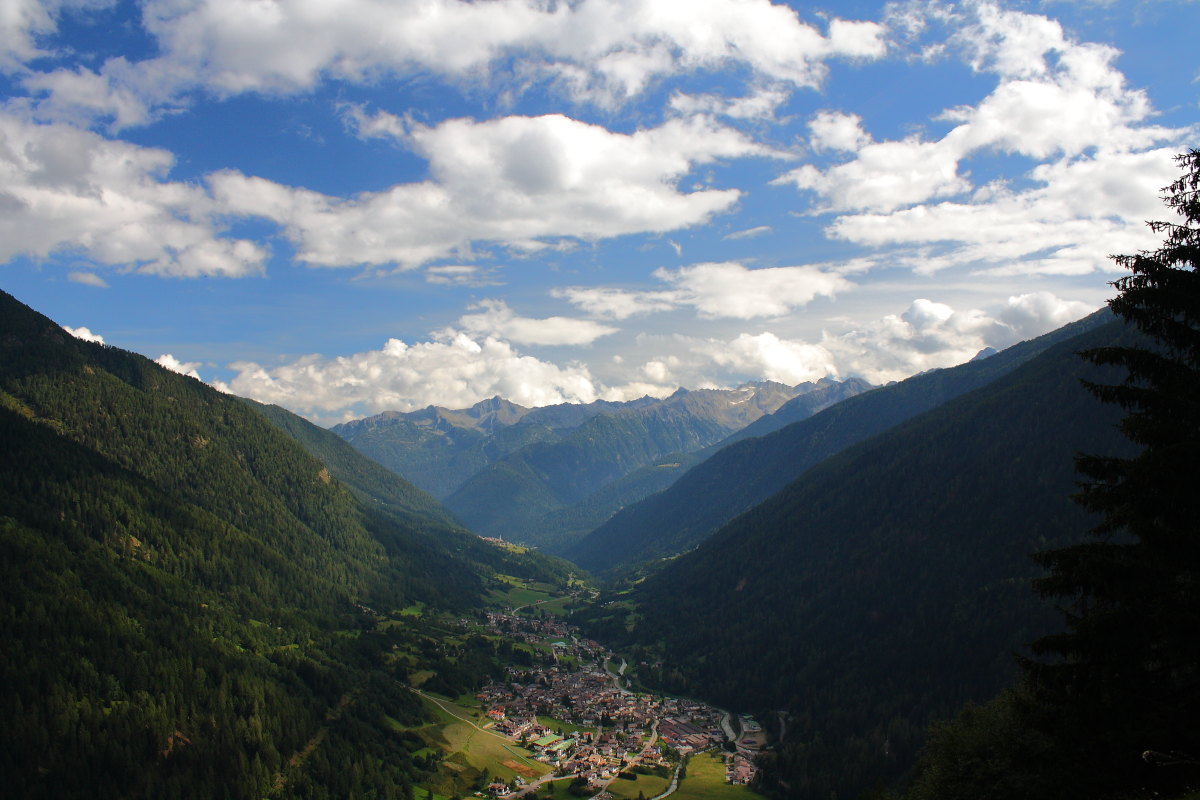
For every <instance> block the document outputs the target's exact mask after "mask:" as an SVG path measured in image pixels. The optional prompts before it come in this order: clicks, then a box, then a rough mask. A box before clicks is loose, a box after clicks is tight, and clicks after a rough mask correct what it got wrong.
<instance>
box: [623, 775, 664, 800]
mask: <svg viewBox="0 0 1200 800" xmlns="http://www.w3.org/2000/svg"><path fill="white" fill-rule="evenodd" d="M670 785H671V778H670V777H666V778H663V777H660V776H658V775H638V779H637V780H636V781H624V780H621V779H620V778H617V779H616V780H615V781H613V782H612V783H610V784H609V785H608V793H609V794H611V795H612V796H613V797H615V798H618V800H637V796H638V794H639V793H640V794H643V795H645V796H646V797H647V798H650V797H655V796H656V795H659V794H662V793H663V792H664V791H666V789H667V787H668V786H670ZM671 796H672V797H674V796H675V795H671Z"/></svg>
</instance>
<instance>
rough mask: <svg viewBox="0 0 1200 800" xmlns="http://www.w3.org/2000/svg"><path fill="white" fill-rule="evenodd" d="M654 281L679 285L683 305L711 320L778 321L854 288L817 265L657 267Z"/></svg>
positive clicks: (728, 264) (839, 276)
mask: <svg viewBox="0 0 1200 800" xmlns="http://www.w3.org/2000/svg"><path fill="white" fill-rule="evenodd" d="M654 277H656V278H658V279H659V280H661V281H663V282H665V283H667V284H669V285H671V286H673V287H675V294H676V297H677V298H678V299H677V302H678V304H680V305H686V306H691V307H693V308H695V309H696V311H697V313H698V314H699V315H700V316H702V317H708V318H716V317H728V318H736V319H753V318H755V317H778V316H782V315H783V314H787V313H789V312H791V311H792V310H793V309H795V308H799V307H802V306H805V305H807V304H808V303H810V302H811V301H812V300H813V299H815V298H817V297H832V296H833V295H834V294H836V293H837V292H839V291H843V290H845V289H848V288H850V286H851V284H850V282H849V281H848V280H846V279H845V278H843V277H842V276H841V275H838V274H836V273H832V272H823V271H821V270H819V269H816V268H814V267H807V266H801V267H767V268H763V269H747V268H746V267H744V266H742V265H741V264H737V263H733V262H725V263H719V264H694V265H692V266H689V267H680V268H679V269H677V270H668V269H658V270H655V272H654Z"/></svg>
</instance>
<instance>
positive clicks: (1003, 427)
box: [592, 318, 1129, 800]
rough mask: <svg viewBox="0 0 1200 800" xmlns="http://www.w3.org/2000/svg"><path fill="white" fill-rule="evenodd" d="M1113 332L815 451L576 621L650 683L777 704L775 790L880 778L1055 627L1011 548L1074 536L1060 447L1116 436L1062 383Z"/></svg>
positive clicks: (850, 789)
mask: <svg viewBox="0 0 1200 800" xmlns="http://www.w3.org/2000/svg"><path fill="white" fill-rule="evenodd" d="M1127 335H1129V334H1127V333H1126V331H1125V329H1124V327H1123V326H1122V324H1121V323H1120V322H1119V321H1114V320H1111V318H1110V321H1109V323H1108V324H1106V325H1103V326H1101V327H1098V328H1096V327H1093V328H1092V329H1091V330H1087V331H1085V332H1084V333H1082V334H1080V335H1078V336H1076V337H1074V338H1071V339H1068V340H1066V341H1062V342H1059V343H1058V344H1057V345H1055V346H1053V347H1050V348H1049V349H1047V350H1045V351H1044V352H1042V353H1041V354H1040V355H1038V356H1036V357H1034V358H1032V359H1030V360H1028V361H1026V362H1025V363H1024V364H1023V365H1021V366H1020V367H1018V368H1017V369H1015V370H1012V371H1011V372H1010V373H1009V374H1008V375H1006V376H1005V377H1003V378H999V379H997V380H996V381H994V382H992V383H991V384H989V385H988V386H985V387H984V388H982V389H978V390H976V391H974V392H971V393H968V394H965V395H962V396H960V397H958V398H957V399H955V400H952V401H950V402H948V403H946V404H945V405H943V406H941V407H939V408H937V409H934V410H932V411H930V412H927V413H925V414H923V415H919V416H917V417H915V418H913V419H911V420H910V421H909V422H907V423H905V424H903V425H900V426H898V427H896V428H894V429H893V430H891V431H889V432H888V433H886V434H883V435H881V436H877V437H874V438H872V439H869V440H867V441H865V442H863V443H861V444H859V445H856V446H854V447H850V448H848V449H846V450H844V451H843V452H841V453H840V454H839V455H837V456H835V457H833V458H830V459H827V460H826V461H824V462H823V463H822V464H820V465H819V466H817V467H814V468H813V469H811V470H809V471H808V472H806V473H805V474H804V475H803V476H802V477H801V478H800V479H799V480H797V481H796V482H795V483H793V484H791V485H790V486H788V487H787V488H786V489H785V490H784V491H782V492H780V493H778V494H777V495H775V496H774V497H772V498H771V499H769V500H768V501H766V502H764V503H762V504H760V505H758V506H756V507H755V508H753V509H751V510H750V511H748V512H746V513H745V514H743V515H742V516H740V517H738V518H737V519H735V520H734V521H732V522H731V523H729V524H728V525H727V526H725V527H724V528H722V529H721V530H720V531H718V532H717V533H715V534H714V535H713V536H712V537H711V538H710V539H708V540H707V541H705V542H704V543H703V544H701V545H700V546H699V547H698V548H697V549H696V550H694V551H693V552H691V553H688V554H687V555H684V556H681V557H680V558H678V559H677V560H675V561H674V562H672V563H671V564H670V565H669V566H667V567H665V568H664V569H663V570H662V571H661V572H659V573H658V574H656V575H654V576H652V577H650V578H648V579H647V580H646V581H645V583H644V584H643V585H642V587H641V588H640V589H639V590H638V591H636V592H635V593H634V595H633V597H634V599H635V600H636V602H637V604H638V607H637V611H636V614H635V615H634V616H632V617H631V616H628V615H627V614H625V613H615V611H616V609H618V608H620V606H610V607H605V606H603V605H601V606H598V607H597V608H596V609H595V611H594V612H592V618H593V621H592V625H593V630H594V631H595V632H596V633H597V635H602V636H604V637H606V638H608V640H613V641H620V640H622V639H623V640H625V641H626V642H629V643H630V644H632V645H634V646H635V647H639V650H638V651H636V652H635V655H634V657H633V658H631V661H634V662H635V663H640V662H642V661H646V662H648V666H639V668H638V673H637V677H638V678H639V679H641V680H643V681H645V682H646V683H647V684H648V685H650V686H655V687H661V688H665V689H667V690H671V691H676V692H681V693H685V694H698V695H699V696H702V697H705V698H708V699H712V700H715V701H717V702H718V703H720V704H722V705H726V706H728V707H731V708H734V709H743V710H754V711H760V712H762V717H761V718H762V721H763V722H764V723H768V724H773V725H774V727H775V728H776V729H777V730H778V728H779V727H780V723H779V721H778V719H777V717H776V714H775V713H774V712H775V711H776V710H779V709H782V710H784V711H786V712H787V714H786V721H785V722H784V723H783V726H784V727H786V730H787V736H786V738H785V740H784V742H783V743H782V745H781V746H780V747H779V748H778V750H777V751H776V752H775V753H774V754H773V755H772V756H770V757H769V761H768V764H769V769H768V772H767V778H768V786H767V788H768V789H769V790H770V791H772V792H773V793H775V794H777V795H779V796H786V797H797V798H820V799H821V800H824V798H827V797H829V796H830V793H831V792H837V794H838V795H839V796H842V797H853V796H855V795H856V794H857V793H859V792H861V791H866V790H869V789H871V788H872V787H875V786H877V785H879V784H881V783H882V784H884V785H892V784H894V783H895V782H896V781H898V780H899V779H900V778H901V777H902V776H903V774H904V773H905V772H906V771H907V770H908V769H909V768H910V767H911V765H912V764H913V763H914V761H915V760H916V754H917V751H918V748H919V747H920V746H921V744H922V742H923V740H924V730H925V727H926V726H927V725H928V724H929V723H930V722H931V721H932V720H934V719H937V718H939V717H944V716H946V715H948V714H951V713H953V711H954V709H956V708H958V707H959V706H961V704H962V703H963V702H965V701H967V700H975V701H983V700H985V699H987V698H988V697H991V696H993V695H994V694H995V693H996V692H997V691H999V689H1000V688H1001V687H1003V686H1004V685H1006V684H1007V683H1009V682H1011V681H1012V679H1013V677H1014V673H1015V665H1014V663H1013V659H1012V651H1013V650H1014V649H1016V648H1018V647H1020V646H1021V645H1022V644H1023V643H1024V642H1028V641H1029V640H1030V639H1032V638H1033V637H1035V636H1036V635H1038V634H1040V633H1045V632H1048V631H1049V630H1051V629H1052V626H1053V625H1054V622H1055V617H1054V614H1053V613H1052V611H1051V610H1050V609H1047V608H1045V607H1044V605H1043V604H1041V603H1039V602H1038V601H1037V599H1036V598H1035V597H1034V596H1033V595H1032V594H1031V593H1030V592H1029V591H1028V584H1029V581H1030V579H1032V578H1033V577H1035V576H1036V575H1037V574H1038V570H1037V568H1036V565H1034V564H1033V563H1032V562H1031V561H1030V559H1029V556H1028V554H1029V553H1031V552H1033V551H1035V550H1040V549H1044V548H1046V547H1047V546H1051V545H1054V544H1065V543H1068V542H1072V541H1076V540H1078V539H1079V538H1080V537H1082V536H1083V535H1084V534H1085V532H1086V531H1087V529H1088V528H1089V527H1090V525H1091V524H1092V521H1090V520H1089V518H1088V517H1087V516H1086V515H1085V513H1083V512H1082V511H1081V510H1080V509H1079V508H1078V507H1077V506H1075V505H1074V504H1073V503H1071V502H1070V499H1069V495H1070V494H1071V492H1072V489H1073V482H1074V474H1073V467H1072V455H1073V454H1074V453H1075V452H1076V451H1077V450H1078V449H1079V448H1081V447H1083V446H1085V445H1097V444H1098V443H1103V442H1105V441H1107V443H1108V444H1109V445H1110V446H1111V447H1113V448H1118V447H1119V445H1120V437H1119V435H1118V434H1117V432H1116V431H1115V423H1116V420H1117V416H1116V414H1115V413H1113V412H1112V410H1110V409H1106V408H1103V407H1099V406H1097V405H1096V404H1093V403H1091V402H1089V398H1088V396H1087V392H1086V391H1085V390H1084V389H1083V387H1082V386H1081V385H1080V383H1079V378H1080V377H1081V376H1090V377H1091V378H1092V379H1094V380H1097V379H1101V378H1103V377H1104V374H1105V373H1104V372H1103V370H1102V369H1100V368H1096V367H1089V366H1088V365H1086V364H1084V363H1083V362H1081V361H1080V359H1078V357H1077V356H1076V355H1075V353H1076V351H1078V350H1079V349H1081V348H1089V347H1096V346H1101V345H1107V344H1113V343H1118V342H1120V341H1121V340H1122V337H1125V336H1127ZM993 358H1000V356H995V357H993ZM989 360H991V359H989ZM980 363H981V364H986V363H987V362H980ZM878 391H882V390H878ZM868 397H870V393H869V394H865V395H861V396H860V397H859V398H854V399H851V400H847V401H845V403H843V404H841V405H840V406H836V407H835V408H834V409H833V411H837V409H838V408H841V407H844V406H845V405H847V404H850V403H854V402H856V401H863V400H865V399H866V398H868ZM826 413H829V412H826ZM814 419H815V418H814ZM1115 451H1116V450H1114V452H1115ZM629 624H633V625H634V627H633V630H632V632H628V633H627V632H626V626H627V625H629Z"/></svg>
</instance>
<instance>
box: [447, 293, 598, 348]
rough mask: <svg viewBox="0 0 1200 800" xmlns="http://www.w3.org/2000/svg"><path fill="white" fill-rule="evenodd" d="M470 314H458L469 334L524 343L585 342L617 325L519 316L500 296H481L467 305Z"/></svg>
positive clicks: (582, 343) (461, 323)
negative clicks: (474, 302) (480, 299)
mask: <svg viewBox="0 0 1200 800" xmlns="http://www.w3.org/2000/svg"><path fill="white" fill-rule="evenodd" d="M471 310H473V311H475V312H476V313H474V314H466V315H464V316H462V317H460V318H459V320H458V324H459V325H461V326H462V329H463V330H464V331H465V332H466V333H467V334H468V335H470V336H473V337H480V336H483V337H487V336H492V337H496V338H498V339H505V340H507V341H510V342H515V343H516V344H525V345H575V346H578V345H587V344H591V343H592V342H594V341H596V340H597V339H599V338H600V337H601V336H608V335H609V334H612V333H616V332H617V329H616V328H613V327H611V326H609V325H602V324H600V323H598V322H593V321H592V320H587V319H571V318H570V317H545V318H543V319H533V318H530V317H519V316H517V315H516V313H515V312H514V311H513V310H512V309H511V308H509V307H508V304H507V303H505V302H504V301H503V300H484V301H483V302H480V303H476V304H475V305H473V306H471Z"/></svg>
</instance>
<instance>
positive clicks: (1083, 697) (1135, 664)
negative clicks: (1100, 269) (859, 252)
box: [1026, 150, 1200, 796]
mask: <svg viewBox="0 0 1200 800" xmlns="http://www.w3.org/2000/svg"><path fill="white" fill-rule="evenodd" d="M1177 160H1178V162H1179V165H1180V167H1181V168H1182V170H1183V175H1182V177H1180V178H1179V179H1178V180H1177V181H1175V182H1174V183H1172V184H1171V185H1170V186H1168V187H1167V188H1166V189H1165V190H1164V191H1165V196H1164V200H1165V202H1166V204H1167V205H1168V206H1169V207H1170V208H1171V209H1173V210H1174V211H1175V212H1176V214H1177V215H1178V216H1179V217H1180V218H1181V219H1180V220H1179V221H1176V222H1151V223H1149V226H1150V228H1151V229H1152V230H1154V231H1155V232H1157V233H1162V234H1164V241H1163V244H1162V246H1161V247H1160V248H1159V249H1157V250H1154V251H1150V252H1140V253H1138V254H1137V255H1123V256H1115V257H1114V260H1115V261H1116V262H1117V263H1118V264H1120V265H1121V266H1123V267H1125V268H1126V269H1128V270H1129V273H1130V274H1128V275H1126V276H1125V277H1122V278H1120V279H1119V280H1117V281H1115V282H1114V283H1113V286H1114V287H1116V288H1117V289H1118V291H1119V293H1118V295H1117V296H1116V297H1115V298H1114V299H1113V300H1112V301H1111V302H1110V303H1109V305H1110V307H1111V308H1112V310H1113V311H1114V312H1115V313H1116V314H1117V315H1118V316H1120V317H1122V318H1124V319H1125V320H1126V321H1127V322H1129V323H1130V324H1131V326H1133V327H1135V328H1136V329H1137V330H1138V331H1140V332H1141V334H1143V335H1144V336H1143V338H1141V339H1139V340H1138V342H1136V343H1132V344H1130V345H1128V346H1121V347H1105V348H1100V349H1096V350H1091V351H1088V352H1086V353H1084V354H1083V355H1084V357H1085V358H1087V359H1088V360H1089V361H1091V362H1093V363H1095V364H1098V365H1105V366H1111V367H1116V368H1120V369H1121V370H1123V372H1124V377H1123V379H1122V380H1120V382H1118V383H1115V384H1110V385H1104V384H1099V385H1098V384H1089V388H1090V390H1091V391H1092V392H1093V394H1095V396H1096V397H1097V398H1099V399H1100V400H1101V401H1102V402H1105V403H1115V404H1117V405H1119V406H1120V407H1121V408H1122V409H1123V410H1124V412H1125V417H1124V419H1123V420H1122V423H1121V430H1122V431H1123V433H1124V434H1125V435H1126V437H1128V439H1129V440H1130V441H1131V442H1132V443H1133V444H1134V445H1136V446H1137V448H1138V449H1137V454H1136V455H1134V456H1132V457H1128V458H1115V457H1107V456H1094V455H1088V456H1081V457H1079V458H1078V459H1077V462H1076V466H1077V469H1078V471H1079V472H1080V473H1081V474H1082V475H1083V476H1084V478H1085V479H1086V481H1085V482H1084V483H1083V484H1082V487H1081V490H1080V492H1079V493H1078V495H1077V496H1076V499H1077V500H1078V502H1079V503H1080V504H1082V505H1083V507H1085V508H1087V509H1088V510H1090V511H1094V512H1097V513H1099V514H1100V515H1101V522H1100V523H1099V525H1098V526H1097V527H1096V528H1095V529H1094V531H1093V532H1094V534H1095V536H1094V538H1093V539H1092V540H1090V541H1088V542H1086V543H1082V544H1078V545H1075V546H1071V547H1066V548H1062V549H1057V550H1050V551H1047V552H1043V553H1041V554H1039V555H1038V556H1037V560H1038V561H1039V563H1041V564H1042V565H1043V566H1045V567H1047V568H1048V569H1049V574H1048V575H1047V577H1045V578H1043V579H1041V580H1040V581H1038V583H1037V585H1036V588H1037V590H1038V592H1039V593H1040V594H1042V595H1043V596H1045V597H1051V598H1058V599H1060V600H1061V601H1064V611H1065V613H1066V616H1067V630H1066V631H1065V632H1064V633H1061V634H1059V635H1055V636H1049V637H1046V638H1043V639H1041V640H1039V641H1038V642H1036V643H1035V644H1034V652H1035V654H1036V655H1037V656H1039V657H1040V659H1041V660H1039V661H1036V662H1032V661H1031V662H1026V667H1027V669H1028V673H1029V677H1030V679H1031V686H1032V689H1033V694H1034V697H1035V698H1036V699H1037V700H1038V701H1039V704H1041V705H1042V712H1043V713H1042V716H1043V722H1044V723H1045V727H1046V728H1047V729H1049V730H1051V731H1053V732H1054V733H1053V734H1052V735H1053V737H1054V738H1055V739H1056V740H1057V741H1058V747H1057V750H1058V756H1057V758H1058V759H1060V760H1061V762H1062V764H1061V765H1060V766H1066V767H1067V769H1068V770H1069V772H1070V773H1071V774H1072V775H1073V778H1072V782H1073V783H1076V784H1077V789H1080V790H1083V792H1084V793H1085V794H1086V792H1088V791H1092V792H1094V794H1093V795H1092V796H1105V795H1108V794H1111V793H1113V792H1114V791H1117V792H1120V791H1133V790H1142V789H1149V788H1156V789H1165V790H1168V791H1175V790H1178V789H1180V788H1182V787H1184V786H1188V785H1200V770H1198V769H1197V763H1196V762H1197V761H1198V760H1200V727H1198V726H1197V725H1196V720H1197V719H1198V718H1200V486H1198V485H1197V477H1198V476H1200V274H1198V273H1197V259H1198V256H1200V191H1198V190H1200V151H1196V150H1191V151H1189V152H1188V153H1184V154H1182V155H1180V156H1178V157H1177ZM1155 754H1158V755H1157V756H1156V755H1155ZM1162 754H1168V755H1167V756H1165V757H1159V756H1162ZM1144 755H1145V757H1144Z"/></svg>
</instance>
